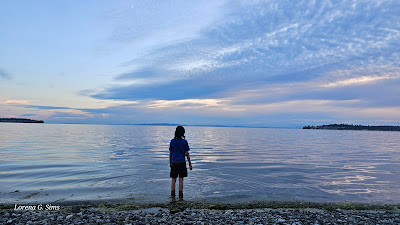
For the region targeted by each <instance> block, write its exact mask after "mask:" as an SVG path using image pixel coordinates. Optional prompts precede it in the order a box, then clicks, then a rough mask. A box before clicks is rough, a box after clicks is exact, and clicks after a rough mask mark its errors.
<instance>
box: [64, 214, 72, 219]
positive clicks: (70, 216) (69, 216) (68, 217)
mask: <svg viewBox="0 0 400 225" xmlns="http://www.w3.org/2000/svg"><path fill="white" fill-rule="evenodd" d="M72 217H73V215H68V216H67V217H65V219H66V220H69V219H71V218H72Z"/></svg>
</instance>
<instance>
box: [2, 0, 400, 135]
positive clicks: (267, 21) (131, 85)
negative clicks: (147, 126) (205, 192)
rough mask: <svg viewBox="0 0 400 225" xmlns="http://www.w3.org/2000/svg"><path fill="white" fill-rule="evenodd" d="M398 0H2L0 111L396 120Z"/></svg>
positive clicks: (119, 120)
mask: <svg viewBox="0 0 400 225" xmlns="http://www.w3.org/2000/svg"><path fill="white" fill-rule="evenodd" d="M399 12H400V1H397V0H393V1H391V0H386V1H385V0H362V1H351V0H335V1H328V0H320V1H313V0H305V1H301V0H300V1H291V0H279V1H278V0H275V1H274V0H265V1H247V0H246V1H234V0H232V1H229V0H218V1H202V0H196V1H187V0H182V1H152V0H145V1H139V0H113V1H109V0H107V1H106V0H87V1H80V0H79V1H78V0H60V1H52V0H35V1H26V0H25V1H22V0H2V1H0V34H1V35H0V117H18V118H21V117H22V118H30V119H40V120H44V121H45V122H48V123H89V124H139V123H140V124H142V123H174V124H189V125H226V126H250V127H302V126H305V125H321V124H330V123H349V124H363V125H400V13H399Z"/></svg>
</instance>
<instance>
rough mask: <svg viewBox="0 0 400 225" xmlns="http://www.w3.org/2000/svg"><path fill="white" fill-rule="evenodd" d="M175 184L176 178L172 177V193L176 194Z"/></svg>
mask: <svg viewBox="0 0 400 225" xmlns="http://www.w3.org/2000/svg"><path fill="white" fill-rule="evenodd" d="M175 184H176V178H172V182H171V195H173V196H175Z"/></svg>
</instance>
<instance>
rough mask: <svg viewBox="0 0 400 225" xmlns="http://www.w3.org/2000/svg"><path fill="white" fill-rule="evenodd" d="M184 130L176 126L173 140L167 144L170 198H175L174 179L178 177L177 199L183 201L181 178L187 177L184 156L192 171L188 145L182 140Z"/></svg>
mask: <svg viewBox="0 0 400 225" xmlns="http://www.w3.org/2000/svg"><path fill="white" fill-rule="evenodd" d="M184 138H185V128H183V127H182V126H177V127H176V130H175V138H174V139H172V140H171V142H170V144H169V166H170V167H171V172H170V174H169V176H170V177H171V178H172V183H171V197H172V198H175V184H176V178H177V177H179V199H181V200H182V199H183V178H184V177H187V168H186V161H185V156H186V158H187V160H188V162H189V168H190V170H192V162H191V161H190V156H189V150H190V149H189V144H188V142H187V141H186V140H185V139H184Z"/></svg>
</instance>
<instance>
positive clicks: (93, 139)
mask: <svg viewBox="0 0 400 225" xmlns="http://www.w3.org/2000/svg"><path fill="white" fill-rule="evenodd" d="M174 130H175V127H168V126H128V125H126V126H124V125H121V126H116V125H61V124H7V123H1V124H0V143H1V145H0V196H1V197H0V203H11V204H14V203H22V202H59V201H70V200H72V201H75V200H78V201H79V200H101V199H131V200H135V201H139V202H140V201H143V202H146V201H155V202H164V201H168V195H169V193H170V178H169V164H168V162H169V161H168V154H169V151H168V146H169V141H170V140H171V138H172V137H173V133H174ZM186 138H187V140H188V142H189V145H190V147H191V152H190V153H191V158H192V162H193V171H189V177H188V178H186V179H185V190H184V193H185V198H186V199H187V200H206V201H218V202H240V201H251V200H302V201H313V202H323V201H333V202H336V201H351V202H383V203H400V132H376V131H324V130H301V129H258V128H216V127H186ZM17 190H18V191H17ZM16 191H17V192H16Z"/></svg>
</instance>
